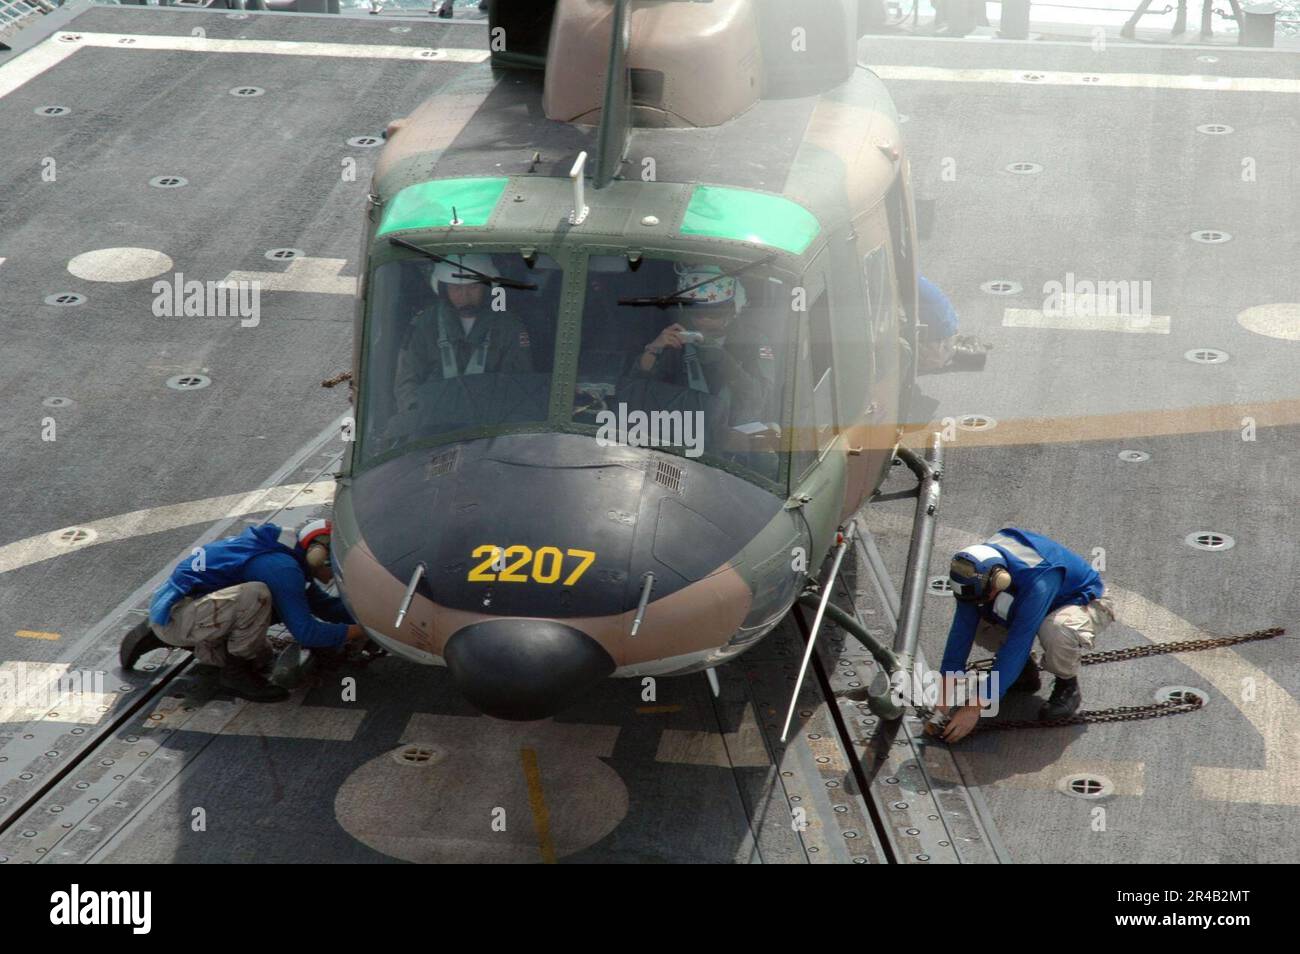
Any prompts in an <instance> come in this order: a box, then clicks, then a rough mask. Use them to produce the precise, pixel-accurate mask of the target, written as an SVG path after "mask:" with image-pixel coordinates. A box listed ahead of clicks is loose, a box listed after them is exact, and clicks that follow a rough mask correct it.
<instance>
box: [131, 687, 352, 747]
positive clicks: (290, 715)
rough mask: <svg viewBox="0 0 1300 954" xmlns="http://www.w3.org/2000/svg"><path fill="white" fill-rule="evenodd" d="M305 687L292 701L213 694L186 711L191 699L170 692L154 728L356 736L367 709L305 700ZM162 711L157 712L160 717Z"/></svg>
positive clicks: (275, 736)
mask: <svg viewBox="0 0 1300 954" xmlns="http://www.w3.org/2000/svg"><path fill="white" fill-rule="evenodd" d="M306 694H307V691H306V690H305V689H299V690H298V691H296V692H294V693H293V696H292V697H291V698H290V700H289V701H288V702H277V703H266V704H263V703H256V702H244V701H243V700H239V699H237V700H234V701H231V700H228V699H210V700H208V701H207V702H205V703H204V704H203V705H202V706H200V707H199V708H198V709H197V710H194V711H186V708H185V705H186V704H187V703H190V702H191V700H189V699H186V698H184V697H180V696H168V697H167V698H166V699H164V700H163V701H162V702H161V703H160V704H159V705H158V707H157V708H155V709H154V713H153V715H151V716H150V718H149V727H150V728H151V729H157V728H165V729H183V730H184V731H186V732H202V733H205V734H209V735H251V736H265V737H266V738H268V739H313V740H318V741H327V742H351V741H353V740H354V739H355V738H356V737H357V730H358V729H360V728H361V723H362V721H363V720H364V719H365V717H366V712H365V710H364V709H358V708H350V709H348V708H341V707H338V706H305V705H303V704H302V703H303V699H304V697H305V696H306ZM155 717H156V718H155Z"/></svg>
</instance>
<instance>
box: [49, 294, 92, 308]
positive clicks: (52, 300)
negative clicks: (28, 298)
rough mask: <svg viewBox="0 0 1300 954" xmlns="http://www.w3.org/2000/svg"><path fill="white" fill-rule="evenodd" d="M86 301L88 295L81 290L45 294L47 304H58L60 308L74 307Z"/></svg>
mask: <svg viewBox="0 0 1300 954" xmlns="http://www.w3.org/2000/svg"><path fill="white" fill-rule="evenodd" d="M85 303H86V296H85V295H83V294H81V293H80V292H55V293H54V294H53V295H46V296H45V304H47V305H58V306H59V307H60V308H72V307H74V306H76V305H84V304H85Z"/></svg>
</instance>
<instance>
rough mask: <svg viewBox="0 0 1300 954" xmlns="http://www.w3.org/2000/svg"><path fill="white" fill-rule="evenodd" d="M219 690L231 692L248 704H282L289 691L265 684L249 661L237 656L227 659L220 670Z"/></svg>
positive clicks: (264, 678)
mask: <svg viewBox="0 0 1300 954" xmlns="http://www.w3.org/2000/svg"><path fill="white" fill-rule="evenodd" d="M220 683H221V688H223V689H226V690H228V691H229V692H233V693H234V694H235V695H237V696H239V697H240V698H241V699H247V700H248V701H249V702H283V701H284V700H285V699H288V698H289V690H288V689H285V688H283V687H281V686H277V685H275V684H273V683H270V682H267V680H266V677H265V676H263V675H262V674H261V673H260V672H259V671H258V668H257V663H255V662H254V661H253V660H251V659H241V658H240V657H238V656H230V657H228V661H227V662H226V665H225V666H224V667H222V670H221V679H220Z"/></svg>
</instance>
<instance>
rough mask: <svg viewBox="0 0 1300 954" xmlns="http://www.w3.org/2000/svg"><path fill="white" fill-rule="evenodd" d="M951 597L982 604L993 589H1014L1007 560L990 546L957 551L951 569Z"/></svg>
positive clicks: (964, 601) (980, 545) (984, 545)
mask: <svg viewBox="0 0 1300 954" xmlns="http://www.w3.org/2000/svg"><path fill="white" fill-rule="evenodd" d="M948 579H949V582H950V583H951V585H952V595H953V596H954V597H956V598H957V599H958V600H960V601H961V602H963V603H979V602H982V601H983V600H984V599H986V598H987V596H988V594H989V593H990V592H992V591H993V590H994V589H998V590H1005V589H1007V588H1008V587H1009V586H1011V572H1010V571H1009V570H1008V569H1007V567H1006V558H1005V557H1003V555H1002V554H1001V553H999V552H998V551H997V550H995V549H994V548H993V547H991V546H988V545H987V544H982V543H981V544H977V545H975V546H970V547H966V549H964V550H960V551H958V552H957V553H956V554H955V555H954V556H953V558H952V563H951V565H950V567H949V570H948Z"/></svg>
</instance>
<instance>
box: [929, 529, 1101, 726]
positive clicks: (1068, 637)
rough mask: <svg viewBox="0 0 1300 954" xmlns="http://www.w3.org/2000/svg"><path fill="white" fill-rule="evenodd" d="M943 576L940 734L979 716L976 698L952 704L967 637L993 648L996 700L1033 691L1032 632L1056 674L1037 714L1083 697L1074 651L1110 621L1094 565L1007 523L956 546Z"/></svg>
mask: <svg viewBox="0 0 1300 954" xmlns="http://www.w3.org/2000/svg"><path fill="white" fill-rule="evenodd" d="M949 581H950V582H951V584H952V591H953V595H954V596H955V597H956V598H957V601H958V602H957V611H956V613H955V614H954V615H953V620H952V627H951V629H950V630H949V631H948V644H947V646H946V647H945V649H944V653H943V662H942V663H940V665H939V671H940V673H941V674H942V676H943V678H944V684H945V692H944V697H943V698H942V699H941V700H940V702H941V704H940V705H939V706H937V707H936V708H937V710H938V712H939V713H940V714H941V715H947V716H948V717H949V718H948V723H947V726H946V728H945V729H944V731H943V738H944V739H945V740H946V741H949V742H956V741H958V740H960V739H962V738H964V737H965V736H966V735H967V734H969V733H970V731H971V730H972V729H973V728H974V727H975V724H976V720H978V719H979V716H980V711H981V707H980V705H979V704H978V703H977V702H972V703H970V704H966V705H953V703H954V702H955V701H956V700H955V699H954V698H953V696H952V692H951V686H950V680H951V679H952V677H953V676H954V675H960V674H962V673H964V672H965V670H966V660H967V656H968V655H969V654H970V650H971V644H972V643H978V644H979V645H980V646H981V647H983V648H984V649H987V650H989V651H990V652H994V653H996V654H997V655H996V656H995V657H994V661H993V676H992V677H991V678H994V677H995V681H994V682H993V684H992V685H993V687H995V688H996V691H997V696H998V698H1001V697H1002V696H1003V695H1005V694H1006V692H1007V690H1008V689H1010V690H1012V691H1025V692H1035V691H1037V690H1038V688H1039V685H1040V680H1039V675H1038V674H1039V669H1038V665H1037V664H1036V663H1035V662H1034V660H1033V658H1032V657H1031V654H1030V650H1031V649H1032V648H1033V643H1034V637H1035V635H1036V636H1037V637H1038V642H1039V644H1040V645H1041V646H1042V649H1043V668H1044V669H1046V670H1047V671H1048V672H1050V673H1052V674H1054V675H1055V676H1056V683H1055V685H1054V686H1053V687H1052V695H1051V698H1050V699H1048V701H1047V702H1045V703H1043V705H1042V707H1041V708H1040V709H1039V712H1038V718H1039V719H1043V720H1053V719H1064V718H1066V717H1068V716H1071V715H1073V714H1074V713H1075V712H1076V711H1078V709H1079V706H1080V704H1081V703H1082V701H1083V696H1082V694H1081V693H1080V691H1079V660H1080V657H1081V656H1082V655H1083V653H1084V651H1085V650H1088V649H1091V648H1092V641H1093V638H1094V637H1095V636H1096V635H1097V634H1098V633H1099V632H1101V631H1102V630H1103V629H1105V628H1106V627H1107V626H1109V625H1110V624H1111V623H1112V622H1114V620H1115V611H1114V607H1113V605H1112V603H1111V601H1110V600H1109V599H1106V598H1104V597H1103V596H1102V594H1103V593H1104V592H1105V589H1106V587H1105V584H1103V583H1102V580H1101V577H1100V575H1098V573H1097V571H1096V570H1095V569H1093V567H1092V565H1091V564H1089V563H1088V561H1087V560H1085V559H1084V558H1083V557H1081V556H1079V555H1078V554H1077V553H1074V552H1073V551H1071V550H1069V549H1067V548H1066V547H1064V546H1062V545H1061V544H1059V543H1057V542H1056V541H1055V540H1051V539H1049V538H1047V537H1044V536H1042V535H1041V534H1037V533H1031V532H1029V531H1028V530H1018V529H1016V528H1014V527H1007V528H1004V529H1002V530H999V531H998V532H997V533H996V534H995V535H994V536H993V537H991V538H990V539H989V540H987V541H985V542H984V543H980V544H976V545H975V546H970V547H966V548H965V549H963V550H960V551H958V552H957V553H956V554H955V555H954V556H953V558H952V564H951V566H950V568H949Z"/></svg>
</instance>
